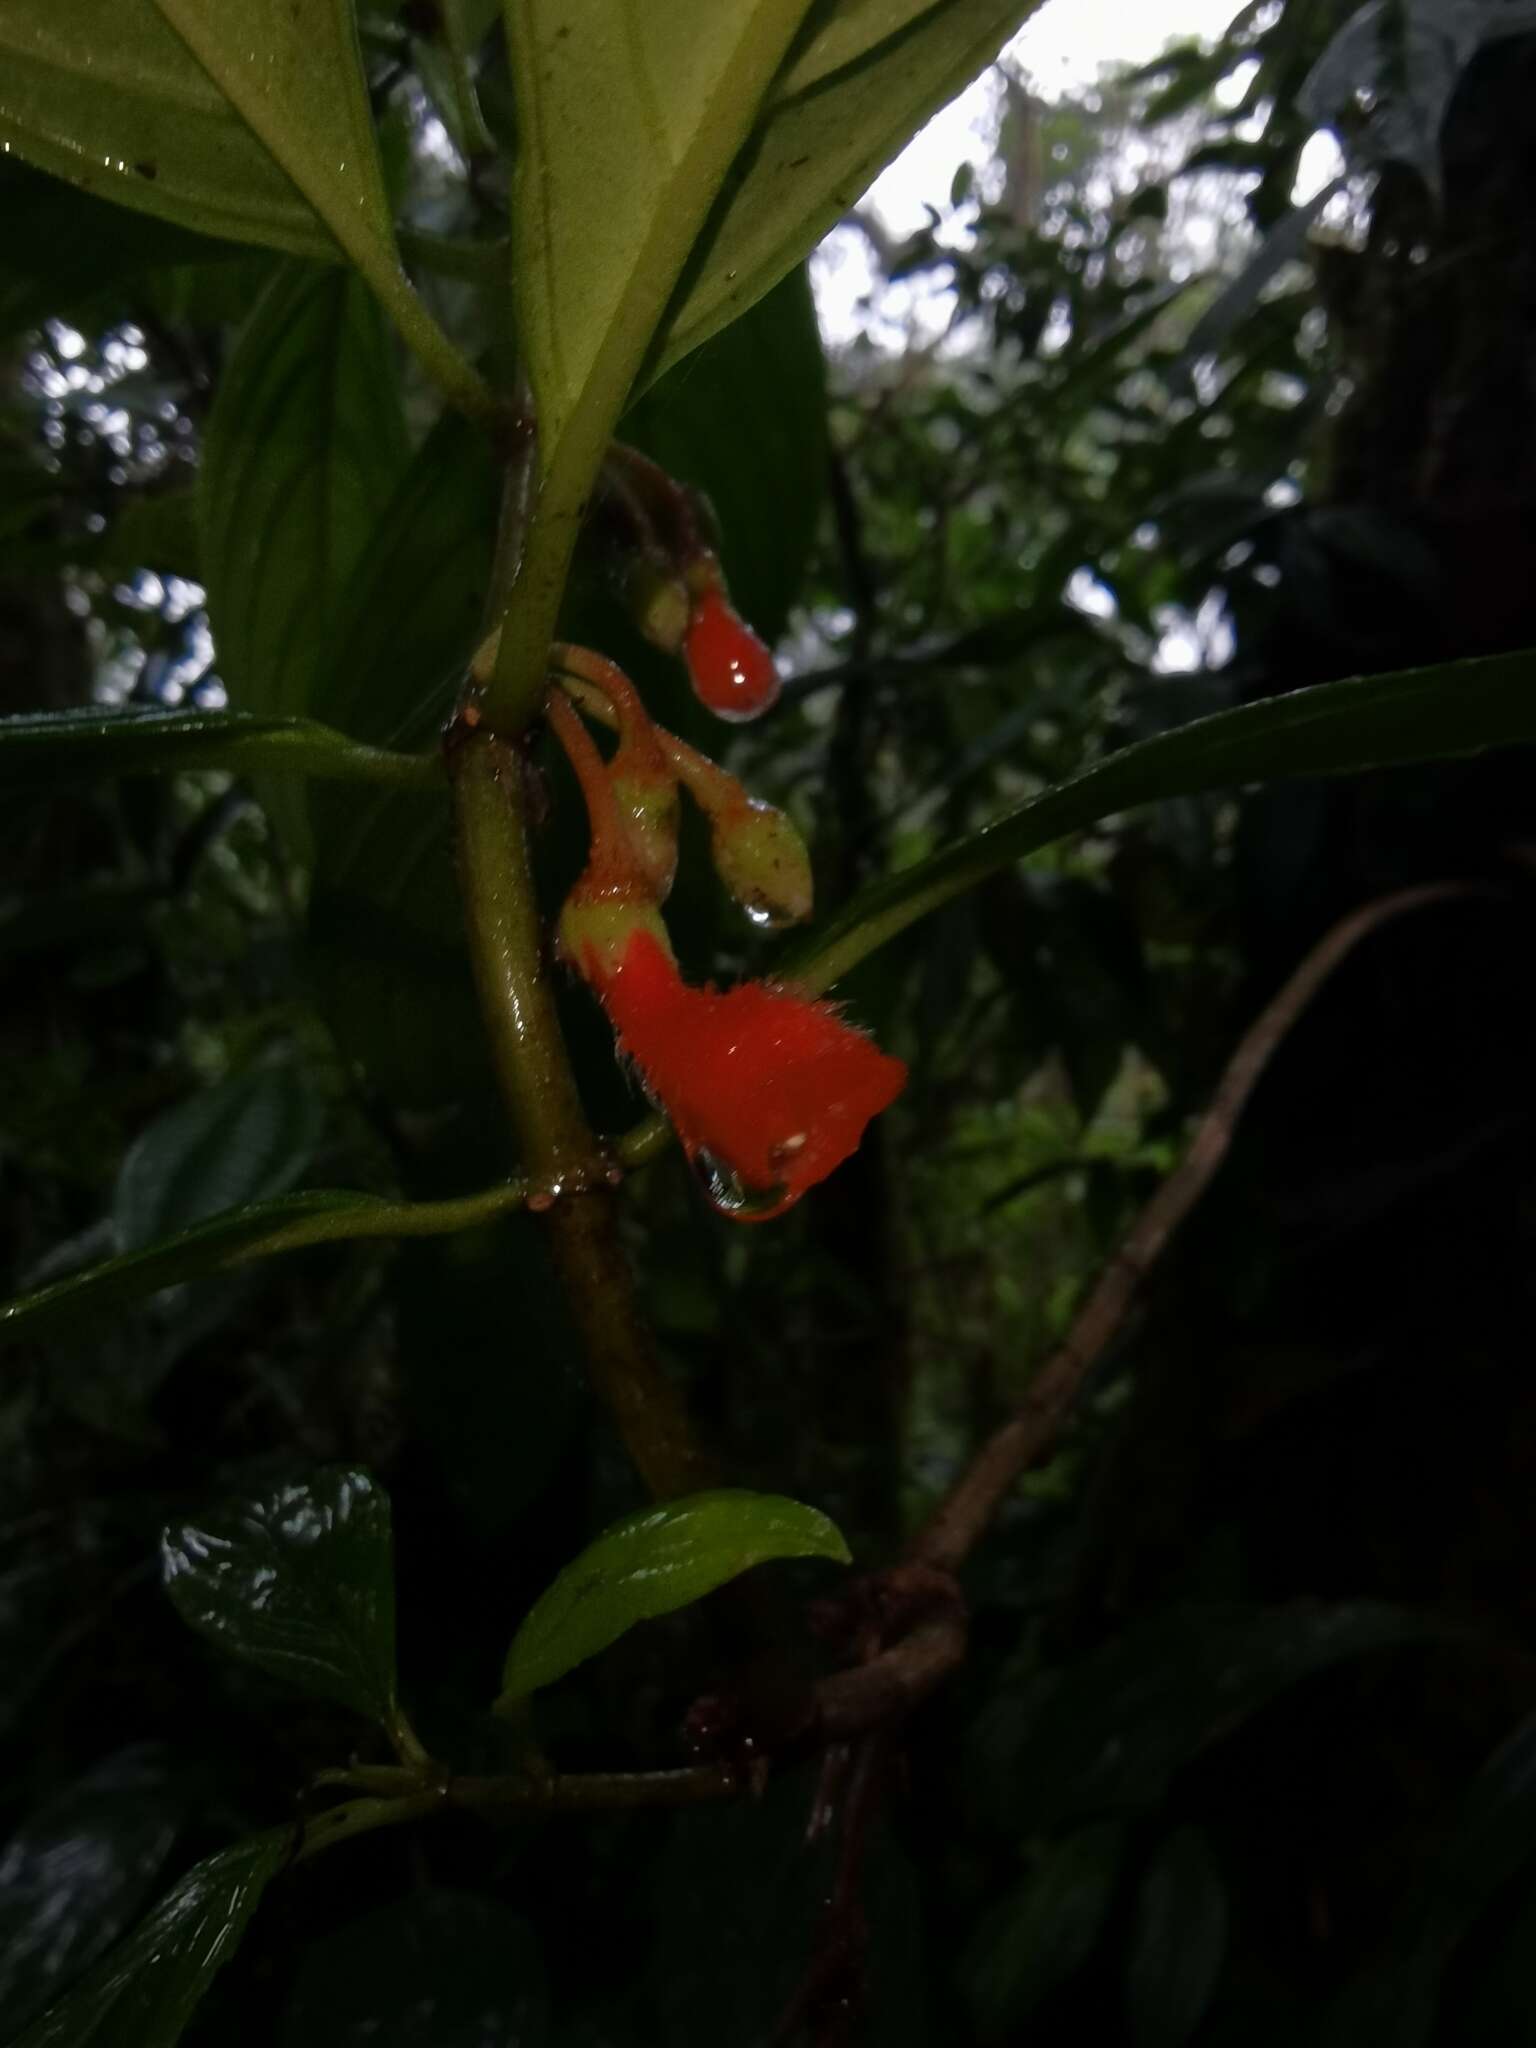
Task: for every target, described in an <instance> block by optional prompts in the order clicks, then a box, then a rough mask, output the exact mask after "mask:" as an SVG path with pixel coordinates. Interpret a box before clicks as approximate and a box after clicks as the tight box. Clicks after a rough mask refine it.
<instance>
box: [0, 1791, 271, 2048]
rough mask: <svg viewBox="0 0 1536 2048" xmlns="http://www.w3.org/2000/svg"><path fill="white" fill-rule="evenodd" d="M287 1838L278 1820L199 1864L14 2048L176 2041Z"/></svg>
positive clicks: (122, 2047)
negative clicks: (268, 1829) (264, 1831)
mask: <svg viewBox="0 0 1536 2048" xmlns="http://www.w3.org/2000/svg"><path fill="white" fill-rule="evenodd" d="M289 1841H290V1837H289V1835H288V1833H287V1832H286V1830H284V1829H281V1828H274V1829H273V1830H272V1831H271V1832H270V1833H269V1834H265V1835H252V1836H251V1837H250V1839H249V1840H248V1841H244V1842H240V1843H238V1844H237V1845H236V1846H235V1847H234V1848H233V1849H225V1850H224V1851H223V1852H222V1853H221V1854H220V1855H218V1856H210V1857H208V1858H207V1860H206V1861H205V1862H202V1863H199V1864H197V1865H195V1866H194V1868H193V1869H191V1870H189V1871H188V1872H187V1874H186V1876H185V1877H184V1878H183V1879H182V1880H181V1882H180V1884H178V1885H177V1886H176V1888H175V1890H174V1891H171V1892H168V1893H167V1894H166V1896H165V1897H164V1898H163V1899H162V1900H161V1901H160V1903H159V1905H158V1906H156V1908H155V1910H154V1911H153V1912H152V1913H151V1914H150V1916H149V1918H148V1919H147V1920H145V1921H143V1922H142V1923H141V1924H140V1925H139V1926H138V1927H137V1928H136V1929H135V1930H134V1932H133V1933H132V1934H130V1935H129V1936H128V1938H127V1940H126V1941H123V1942H120V1943H119V1944H118V1946H117V1947H116V1948H115V1949H113V1951H112V1953H111V1954H110V1955H109V1956H107V1958H106V1959H105V1961H103V1962H101V1963H98V1964H97V1966H96V1968H95V1969H94V1970H92V1971H91V1973H90V1975H89V1976H88V1977H86V1978H85V1979H84V1981H83V1982H82V1983H80V1984H78V1985H77V1986H76V1987H75V1989H74V1990H73V1991H71V1992H70V1993H69V1995H68V1996H67V1997H66V1998H64V1999H62V2000H61V2001H60V2002H59V2004H57V2005H55V2006H53V2007H51V2008H50V2009H49V2011H47V2012H46V2013H44V2015H43V2017H42V2018H41V2019H40V2020H39V2021H38V2022H37V2023H36V2025H35V2026H32V2027H29V2028H28V2030H27V2032H26V2033H25V2034H22V2035H21V2036H19V2038H18V2039H17V2040H16V2041H15V2042H14V2044H13V2048H86V2043H87V2042H91V2043H94V2044H95V2048H174V2043H176V2042H177V2041H179V2040H180V2039H181V2036H182V2032H183V2030H184V2029H185V2027H186V2026H187V2023H188V2022H189V2021H190V2019H191V2018H192V2014H193V2012H194V2011H195V2010H196V2007H197V2003H198V2000H199V1999H200V1998H201V1997H202V1995H203V1993H204V1992H205V1991H206V1990H207V1989H208V1986H209V1985H210V1984H211V1983H212V1982H213V1980H214V1978H215V1977H216V1976H217V1974H218V1972H219V1971H220V1970H221V1969H222V1968H223V1966H224V1965H225V1963H227V1962H228V1961H229V1959H230V1957H231V1956H232V1955H233V1954H234V1952H235V1950H236V1949H237V1948H238V1947H239V1946H240V1940H241V1937H242V1936H243V1935H244V1933H245V1930H246V1926H247V1923H248V1922H249V1920H250V1917H251V1915H252V1913H254V1912H255V1910H256V1907H257V1904H258V1902H259V1901H260V1899H261V1895H262V1893H263V1892H264V1891H265V1890H266V1888H267V1885H268V1884H269V1882H270V1881H271V1879H272V1878H273V1877H274V1876H275V1875H276V1874H277V1872H278V1870H279V1869H280V1868H281V1867H282V1862H283V1858H284V1856H285V1855H286V1853H287V1850H288V1845H289Z"/></svg>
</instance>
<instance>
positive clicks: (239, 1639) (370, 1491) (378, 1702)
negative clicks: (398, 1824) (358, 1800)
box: [161, 1466, 395, 1723]
mask: <svg viewBox="0 0 1536 2048" xmlns="http://www.w3.org/2000/svg"><path fill="white" fill-rule="evenodd" d="M161 1547H162V1554H163V1556H164V1560H165V1584H166V1591H167V1592H168V1593H169V1594H170V1596H171V1600H172V1602H173V1603H174V1605H175V1607H176V1611H177V1612H178V1613H179V1614H180V1616H181V1618H182V1620H183V1621H185V1622H187V1623H189V1624H190V1625H191V1626H192V1627H193V1628H195V1629H196V1630H198V1632H199V1633H200V1634H202V1635H205V1636H208V1637H209V1638H210V1639H211V1640H212V1641H213V1642H215V1643H217V1644H218V1646H219V1648H220V1649H221V1650H227V1651H228V1652H229V1654H230V1655H231V1656H232V1657H239V1658H242V1659H243V1660H244V1661H245V1662H246V1663H248V1664H255V1665H257V1666H259V1668H260V1669H261V1670H263V1671H266V1672H270V1673H271V1674H272V1675H273V1676H274V1677H276V1678H282V1679H286V1680H287V1681H288V1683H289V1684H291V1685H296V1686H299V1687H301V1688H302V1689H303V1690H304V1691H305V1692H310V1693H316V1694H318V1695H319V1696H320V1697H321V1698H323V1699H329V1700H335V1701H337V1702H338V1704H339V1705H341V1706H344V1707H351V1708H352V1709H353V1710H354V1711H355V1712H357V1713H359V1714H364V1715H366V1716H368V1717H369V1718H370V1719H372V1720H375V1721H379V1722H385V1723H388V1722H389V1721H390V1720H391V1719H392V1718H393V1715H394V1712H395V1585H394V1550H393V1543H392V1538H391V1533H390V1518H389V1496H388V1495H387V1494H386V1493H385V1492H384V1491H383V1489H382V1488H381V1487H380V1486H378V1485H377V1484H376V1483H375V1481H374V1480H373V1479H372V1478H371V1477H370V1476H369V1474H368V1473H366V1472H364V1471H361V1470H359V1469H358V1468H356V1467H354V1466H335V1467H332V1468H331V1469H329V1470H327V1471H323V1472H316V1473H313V1474H311V1475H310V1476H309V1477H308V1478H305V1479H299V1480H294V1481H292V1482H290V1483H288V1484H283V1485H277V1486H274V1487H271V1488H269V1489H268V1490H267V1491H266V1492H264V1493H261V1494H256V1495H253V1496H251V1497H250V1498H249V1499H245V1500H235V1501H230V1502H226V1503H223V1504H221V1505H220V1506H219V1507H217V1508H215V1509H212V1510H211V1511H210V1512H209V1513H208V1514H206V1515H203V1516H201V1517H199V1518H198V1520H197V1521H195V1522H187V1523H183V1524H181V1525H179V1526H176V1527H172V1528H169V1529H167V1530H166V1532H165V1536H164V1539H163V1542H162V1546H161Z"/></svg>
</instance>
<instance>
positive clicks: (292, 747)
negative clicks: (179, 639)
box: [0, 710, 440, 789]
mask: <svg viewBox="0 0 1536 2048" xmlns="http://www.w3.org/2000/svg"><path fill="white" fill-rule="evenodd" d="M196 768H224V769H228V770H230V771H231V772H232V773H249V774H257V773H261V772H264V771H266V770H268V769H274V770H278V771H285V770H286V771H289V772H297V773H301V774H306V775H314V776H319V777H321V778H322V779H329V778H335V779H339V780H341V781H353V780H359V781H364V782H382V783H388V784H392V785H398V786H399V787H401V788H415V787H420V788H429V787H431V786H432V785H433V784H434V782H436V781H438V780H440V778H439V777H438V776H437V774H436V764H435V763H433V762H432V761H430V760H423V759H419V758H413V757H411V756H409V755H405V754H390V753H385V752H383V751H382V750H381V749H379V748H376V747H368V746H362V745H359V743H358V742H357V741H356V740H353V739H349V738H348V737H347V735H346V734H345V733H340V732H337V731H335V730H334V729H333V728H332V727H330V726H327V725H322V724H321V723H319V721H318V720H316V719H313V718H276V717H263V716H258V715H257V714H255V713H253V712H250V711H94V710H92V711H38V712H27V713H24V714H22V715H21V716H20V717H16V718H6V719H0V788H16V787H18V786H21V787H25V788H28V789H39V788H49V787H54V786H57V785H61V784H64V783H68V782H79V781H83V780H85V779H87V778H89V777H91V776H97V775H173V774H178V773H180V772H182V771H183V770H190V769H196Z"/></svg>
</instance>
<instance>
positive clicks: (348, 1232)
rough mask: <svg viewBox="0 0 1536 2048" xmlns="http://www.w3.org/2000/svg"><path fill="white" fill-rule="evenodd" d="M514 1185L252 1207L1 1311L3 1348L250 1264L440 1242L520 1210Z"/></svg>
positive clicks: (321, 1196)
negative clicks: (325, 1247) (428, 1197)
mask: <svg viewBox="0 0 1536 2048" xmlns="http://www.w3.org/2000/svg"><path fill="white" fill-rule="evenodd" d="M523 1192H524V1191H523V1188H522V1187H521V1185H520V1184H518V1183H515V1182H508V1183H507V1184H506V1185H505V1186H502V1187H494V1188H487V1189H485V1190H484V1191H483V1192H481V1193H479V1194H473V1195H463V1196H459V1197H457V1198H453V1199H449V1200H447V1201H441V1202H392V1201H390V1200H389V1199H388V1198H387V1197H386V1196H384V1195H369V1194H361V1193H356V1192H353V1191H351V1190H348V1189H341V1188H317V1189H313V1190H307V1191H306V1192H305V1193H303V1194H297V1195H279V1196H278V1197H277V1198H276V1199H275V1200H273V1201H268V1202H252V1203H251V1204H250V1205H249V1207H247V1208H244V1209H232V1210H230V1211H229V1213H228V1214H227V1215H223V1216H212V1217H210V1218H209V1220H208V1221H207V1222H206V1223H198V1224H194V1225H193V1227H192V1228H191V1229H190V1230H183V1231H180V1232H179V1233H178V1234H177V1235H176V1236H174V1237H167V1238H163V1239H162V1240H161V1241H160V1242H159V1243H158V1244H153V1245H146V1246H145V1248H144V1249H143V1250H142V1251H136V1252H128V1253H126V1254H124V1256H122V1257H121V1258H116V1259H107V1260H105V1261H103V1263H102V1264H101V1265H99V1266H89V1267H87V1268H86V1269H85V1271H84V1272H80V1273H74V1274H71V1275H70V1276H69V1277H68V1278H67V1279H64V1280H55V1281H52V1282H51V1283H50V1284H49V1285H48V1286H46V1287H37V1288H34V1289H32V1291H31V1292H30V1293H27V1294H18V1295H17V1296H16V1297H15V1298H14V1299H13V1300H11V1301H8V1302H4V1303H0V1345H3V1344H4V1343H5V1342H6V1341H7V1340H9V1339H15V1338H21V1337H33V1336H38V1335H41V1334H43V1333H45V1332H46V1331H48V1330H50V1329H53V1328H56V1327H58V1326H59V1325H61V1324H65V1323H69V1322H72V1321H75V1320H76V1319H78V1318H79V1317H81V1316H87V1315H94V1314H99V1313H100V1312H101V1311H102V1310H105V1309H109V1308H115V1307H118V1306H120V1305H121V1304H123V1303H125V1302H130V1301H141V1300H143V1298H144V1297H145V1296H146V1295H150V1294H158V1293H159V1291H160V1290H161V1288H163V1287H173V1286H175V1285H176V1284H177V1283H178V1282H180V1281H182V1280H196V1279H198V1278H200V1277H201V1276H202V1275H203V1274H205V1273H216V1272H220V1271H222V1270H223V1269H224V1268H225V1267H227V1266H239V1265H243V1264H244V1263H245V1262H246V1261H247V1260H249V1259H264V1258H271V1257H273V1256H275V1255H276V1254H277V1253H279V1252H289V1251H298V1250H300V1249H301V1248H302V1247H303V1246H305V1245H312V1244H330V1243H333V1242H336V1241H338V1240H341V1239H347V1238H388V1237H435V1236H438V1235H439V1234H442V1233H445V1232H448V1231H453V1230H468V1229H471V1228H472V1227H473V1226H474V1225H476V1224H479V1223H486V1222H489V1221H490V1220H491V1219H492V1218H493V1217H495V1216H499V1215H501V1214H503V1213H504V1212H505V1211H506V1210H508V1209H515V1208H516V1207H518V1205H519V1204H520V1203H521V1202H522V1199H523Z"/></svg>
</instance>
